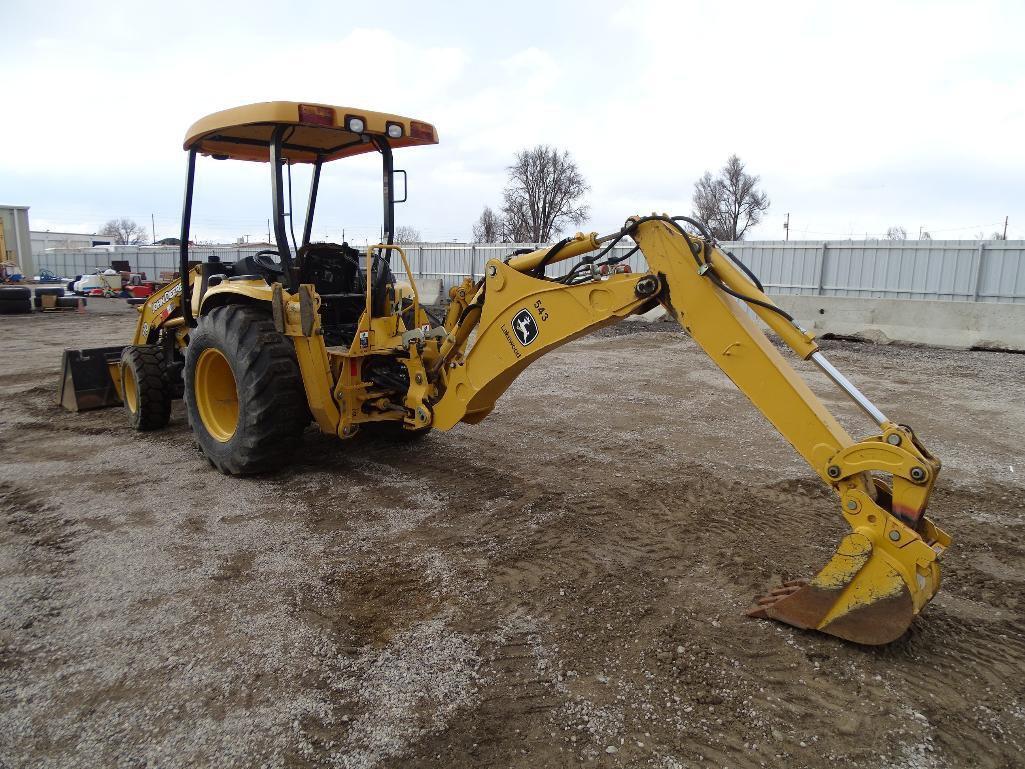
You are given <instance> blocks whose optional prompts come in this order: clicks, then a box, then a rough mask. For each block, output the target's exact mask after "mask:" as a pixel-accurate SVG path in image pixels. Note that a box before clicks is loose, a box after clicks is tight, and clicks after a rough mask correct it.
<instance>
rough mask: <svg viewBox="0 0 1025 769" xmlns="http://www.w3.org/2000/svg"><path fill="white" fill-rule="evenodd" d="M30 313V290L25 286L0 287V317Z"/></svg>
mask: <svg viewBox="0 0 1025 769" xmlns="http://www.w3.org/2000/svg"><path fill="white" fill-rule="evenodd" d="M27 312H32V289H30V288H27V287H26V286H0V315H21V314H23V313H27Z"/></svg>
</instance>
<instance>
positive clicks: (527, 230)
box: [502, 144, 590, 243]
mask: <svg viewBox="0 0 1025 769" xmlns="http://www.w3.org/2000/svg"><path fill="white" fill-rule="evenodd" d="M589 190H590V187H588V185H587V182H586V181H585V180H584V176H583V174H581V173H580V169H578V168H577V164H576V163H575V162H574V161H573V159H572V158H571V157H570V155H569V152H567V151H566V150H562V151H561V152H560V151H559V150H558V149H556V148H555V147H549V146H548V145H546V144H539V145H537V146H536V147H534V148H533V149H526V150H521V151H520V152H517V153H516V160H515V161H514V162H513V164H512V165H511V166H509V181H508V183H507V184H506V187H505V192H504V193H503V200H504V202H503V204H502V217H503V219H504V221H505V231H504V233H503V234H504V235H505V238H506V239H507V240H511V241H513V242H518V243H547V242H549V241H550V240H552V238H553V236H555V235H558V234H559V233H560V232H562V231H563V230H564V229H565V228H566V227H567V226H568V225H579V224H583V223H584V222H585V221H587V214H588V206H587V204H586V203H584V202H583V197H584V195H585V194H586V193H587V192H588V191H589Z"/></svg>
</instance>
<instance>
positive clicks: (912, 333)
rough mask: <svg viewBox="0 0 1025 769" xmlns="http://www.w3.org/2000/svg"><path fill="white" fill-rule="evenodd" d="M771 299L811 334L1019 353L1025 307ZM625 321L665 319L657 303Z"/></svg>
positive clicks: (823, 298)
mask: <svg viewBox="0 0 1025 769" xmlns="http://www.w3.org/2000/svg"><path fill="white" fill-rule="evenodd" d="M772 298H773V300H774V301H775V302H776V303H777V304H778V305H779V306H780V307H782V308H783V309H785V310H786V311H787V312H789V313H790V314H791V315H793V316H794V318H796V319H797V322H798V323H800V324H801V327H802V328H805V329H807V330H808V331H811V332H812V333H814V334H815V335H816V336H822V335H823V334H838V335H840V336H851V337H857V338H859V339H865V340H866V341H870V342H877V343H880V344H888V343H889V342H910V343H912V344H928V345H933V346H935V347H952V348H955V349H965V350H966V349H968V348H971V347H985V348H991V349H995V350H1015V351H1025V305H1023V304H992V303H984V302H943V301H928V300H905V299H856V298H851V297H844V296H795V295H784V294H775V295H773V297H772ZM627 320H637V321H648V322H652V321H657V320H666V321H671V318H670V317H669V316H668V315H667V314H666V311H665V309H664V308H662V307H656V308H655V309H654V310H651V311H650V312H646V313H644V314H643V315H633V316H631V317H629V318H627Z"/></svg>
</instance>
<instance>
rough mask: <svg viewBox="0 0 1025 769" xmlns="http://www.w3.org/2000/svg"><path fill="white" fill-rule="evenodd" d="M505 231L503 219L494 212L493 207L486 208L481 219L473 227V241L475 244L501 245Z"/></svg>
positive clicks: (481, 213)
mask: <svg viewBox="0 0 1025 769" xmlns="http://www.w3.org/2000/svg"><path fill="white" fill-rule="evenodd" d="M504 229H505V222H503V221H502V217H501V216H499V215H498V214H496V213H495V212H494V211H492V210H491V206H484V210H483V211H481V212H480V218H479V219H478V220H477V223H476V224H475V225H473V240H474V242H475V243H500V242H501V241H502V232H503V231H504Z"/></svg>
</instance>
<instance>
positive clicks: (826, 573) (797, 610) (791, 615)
mask: <svg viewBox="0 0 1025 769" xmlns="http://www.w3.org/2000/svg"><path fill="white" fill-rule="evenodd" d="M895 560H896V559H895V558H894V556H893V555H892V554H891V553H888V552H886V551H885V550H883V549H881V548H874V547H873V545H872V543H871V541H870V540H869V539H868V538H867V537H865V536H863V535H862V534H859V533H857V532H852V533H850V534H848V535H847V536H846V537H844V539H843V540H842V541H841V542H840V545H839V546H838V547H837V549H836V553H834V555H833V557H832V558H831V559H830V561H829V562H828V563H827V564H826V565H825V567H823V569H822V570H821V571H820V572H819V573H818V574H817V575H815V577H813V578H812V579H811V580H796V581H792V582H785V583H784V584H783V585H782V586H781V587H779V588H777V589H775V590H773V591H772V592H770V593H769V594H768V595H766V596H763V597H762V598H759V599H758V600H757V602H756V603H755V605H754V606H752V607H751V608H750V609H748V612H747V614H748V616H750V617H755V618H758V619H773V620H777V621H779V622H784V623H786V624H788V625H793V626H794V627H797V628H801V629H805V630H819V631H821V632H823V633H828V634H829V635H833V636H837V637H838V638H843V639H845V640H848V641H853V642H854V643H859V644H865V645H869V646H878V645H882V644H887V643H890V642H891V641H895V640H896V639H898V638H900V637H901V636H902V635H903V634H904V633H905V632H906V631H907V629H908V628H909V627H910V626H911V622H912V620H914V618H915V615H916V614H917V613H918V610H919V609H921V607H923V606H925V604H926V603H928V602H929V600H931V599H932V597H933V595H935V593H936V591H937V590H938V589H939V567H938V565H937V564H936V563H935V562H933V563H932V564H931V565H930V568H929V569H927V570H926V572H925V574H923V573H922V571H921V570H919V569H918V568H916V567H915V565H914V564H912V565H911V566H912V569H911V574H912V579H911V580H910V581H909V580H908V579H906V578H905V577H904V576H903V574H902V569H901V568H899V567H900V566H901V564H900V563H894V562H891V561H895ZM916 606H917V607H918V609H916Z"/></svg>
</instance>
